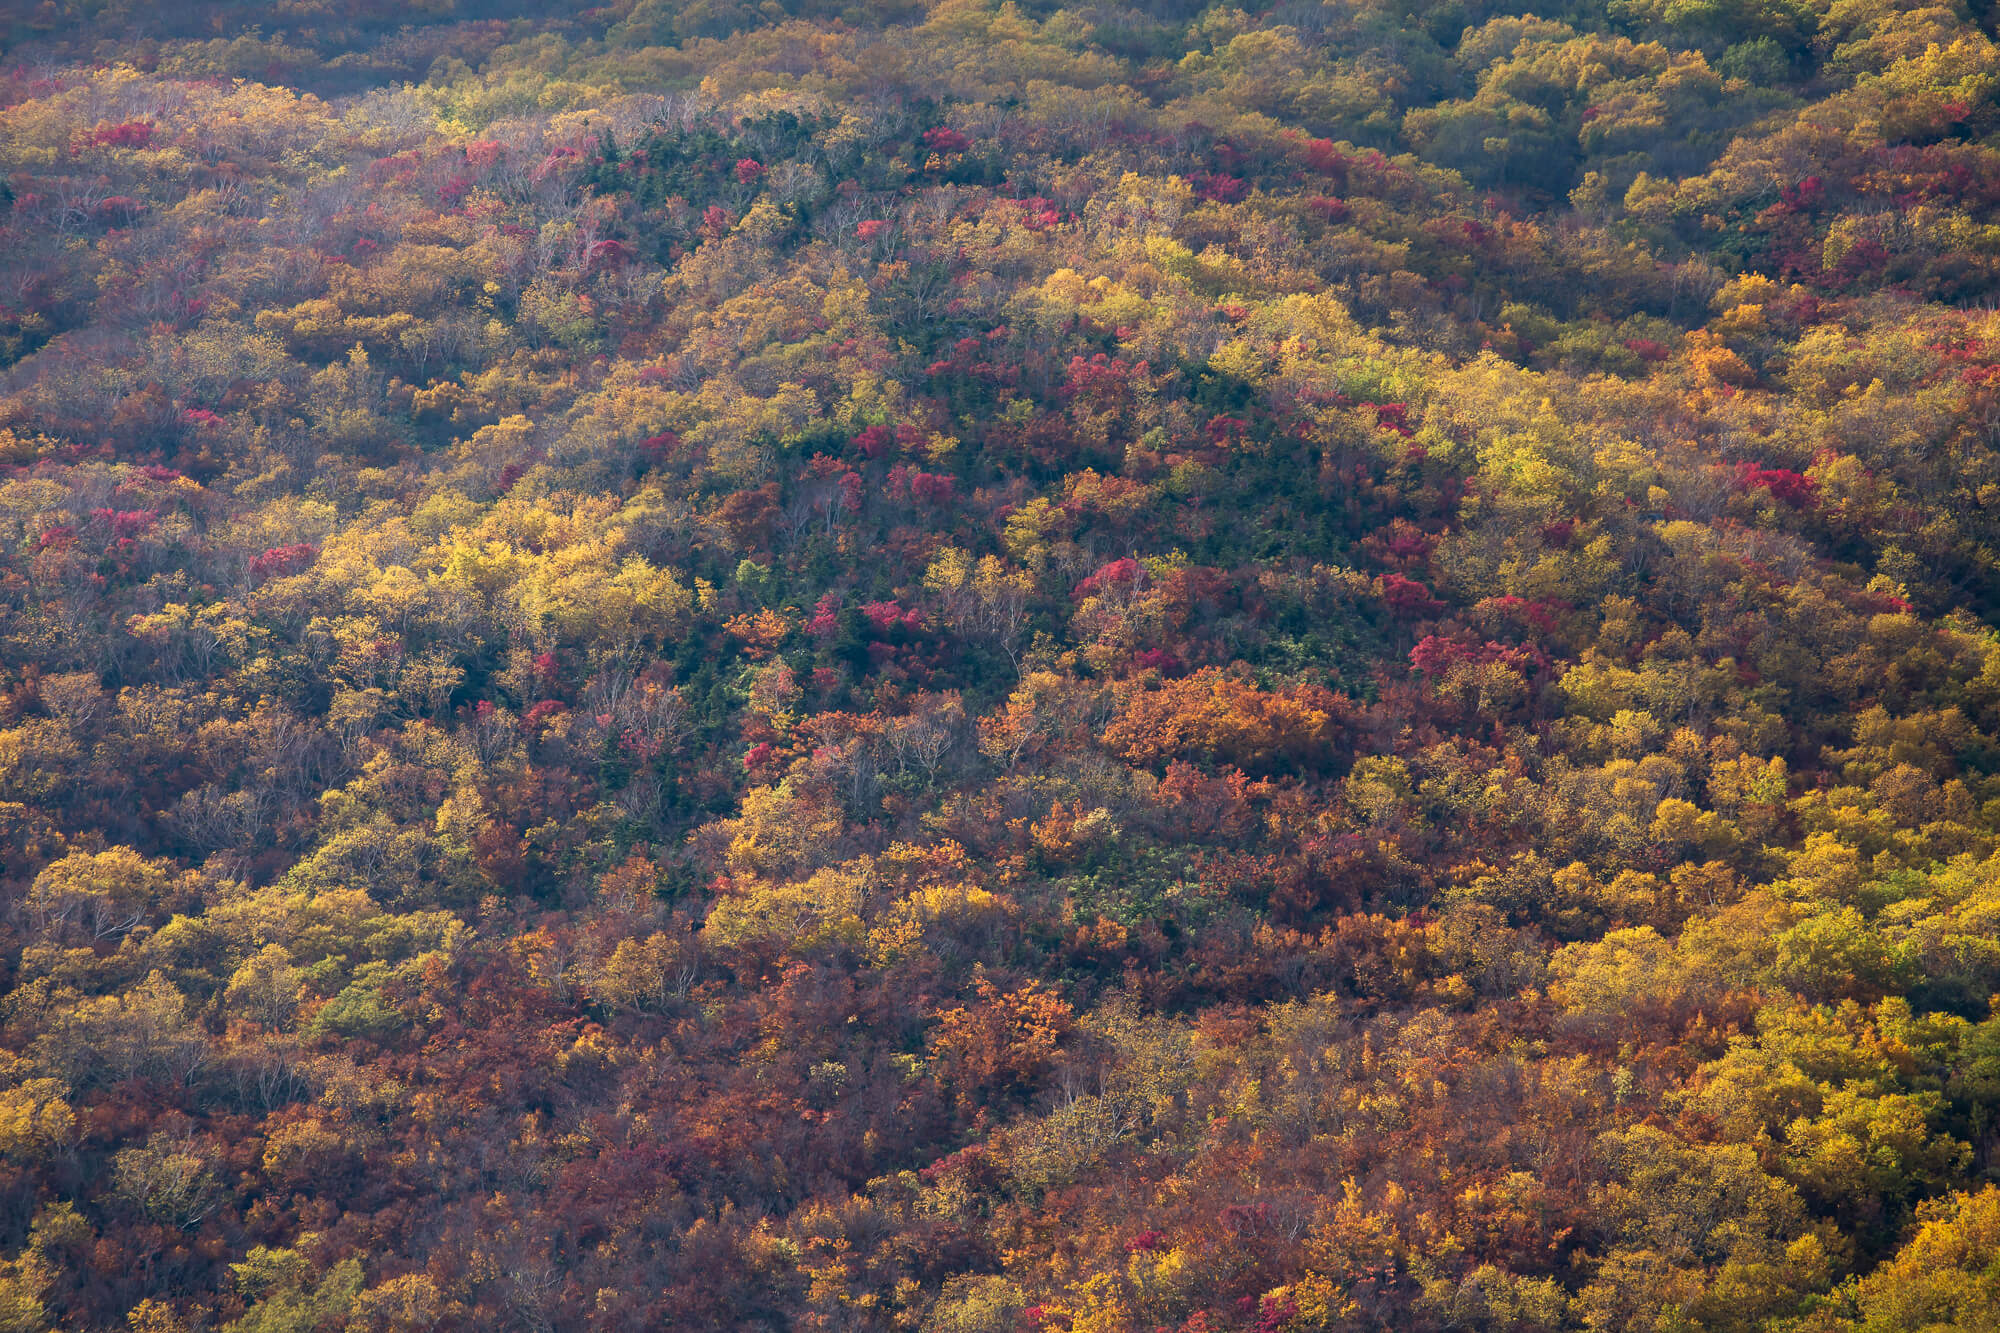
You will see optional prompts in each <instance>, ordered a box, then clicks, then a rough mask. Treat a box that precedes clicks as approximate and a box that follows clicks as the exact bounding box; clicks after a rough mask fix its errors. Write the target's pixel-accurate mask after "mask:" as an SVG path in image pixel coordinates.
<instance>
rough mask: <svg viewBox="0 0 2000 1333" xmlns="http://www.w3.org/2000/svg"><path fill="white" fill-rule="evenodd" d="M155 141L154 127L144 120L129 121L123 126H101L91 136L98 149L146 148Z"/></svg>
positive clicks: (92, 142) (93, 144) (91, 140)
mask: <svg viewBox="0 0 2000 1333" xmlns="http://www.w3.org/2000/svg"><path fill="white" fill-rule="evenodd" d="M152 141H153V126H152V124H151V122H149V121H144V120H128V121H126V122H125V123H124V124H122V125H100V126H98V127H97V129H95V130H93V131H92V132H91V135H90V143H91V144H92V146H94V147H97V148H144V147H145V146H146V145H147V144H149V143H151V142H152Z"/></svg>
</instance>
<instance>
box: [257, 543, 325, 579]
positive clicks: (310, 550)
mask: <svg viewBox="0 0 2000 1333" xmlns="http://www.w3.org/2000/svg"><path fill="white" fill-rule="evenodd" d="M317 559H319V547H317V546H314V545H313V544H312V543H311V542H298V543H296V544H294V545H291V546H273V547H271V548H270V549H269V550H267V551H265V552H264V553H263V554H262V555H260V556H258V557H257V558H256V559H254V560H252V561H251V562H250V576H251V577H252V578H255V579H259V580H262V579H275V578H284V577H287V576H289V575H292V574H296V573H298V572H299V571H300V570H302V569H305V568H307V567H308V566H310V565H311V564H312V562H313V561H315V560H317Z"/></svg>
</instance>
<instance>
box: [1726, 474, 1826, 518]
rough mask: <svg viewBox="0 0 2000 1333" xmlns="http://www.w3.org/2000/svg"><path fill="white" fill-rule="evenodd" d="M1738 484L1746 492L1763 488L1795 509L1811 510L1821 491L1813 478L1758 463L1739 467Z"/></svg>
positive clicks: (1774, 497) (1772, 496)
mask: <svg viewBox="0 0 2000 1333" xmlns="http://www.w3.org/2000/svg"><path fill="white" fill-rule="evenodd" d="M1736 484H1737V486H1739V487H1741V488H1743V489H1745V490H1748V489H1751V488H1754V487H1762V488H1763V489H1765V490H1767V491H1769V492H1770V493H1771V498H1772V499H1774V500H1779V501H1782V502H1783V503H1785V504H1788V505H1790V506H1791V507H1792V508H1794V509H1810V508H1811V507H1812V506H1813V504H1814V503H1815V493H1816V492H1817V491H1818V490H1819V483H1818V482H1815V481H1814V480H1813V479H1812V478H1811V477H1807V476H1802V475H1801V474H1799V473H1797V472H1793V471H1792V470H1791V469H1789V468H1782V467H1761V466H1759V465H1758V464H1756V463H1740V464H1738V465H1737V468H1736Z"/></svg>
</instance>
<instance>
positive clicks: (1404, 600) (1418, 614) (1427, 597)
mask: <svg viewBox="0 0 2000 1333" xmlns="http://www.w3.org/2000/svg"><path fill="white" fill-rule="evenodd" d="M1382 600H1383V601H1385V602H1387V603H1388V604H1389V609H1390V610H1391V611H1394V612H1395V613H1396V614H1397V615H1399V616H1404V617H1406V618H1411V619H1421V618H1423V617H1426V616H1434V615H1436V614H1437V613H1438V612H1440V611H1442V610H1444V603H1443V602H1440V601H1439V600H1438V599H1437V598H1435V597H1433V596H1431V590H1430V589H1429V588H1427V587H1425V586H1424V585H1423V584H1421V583H1419V582H1417V581H1416V580H1415V579H1412V578H1406V577H1404V576H1403V575H1401V574H1384V575H1383V576H1382Z"/></svg>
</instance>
